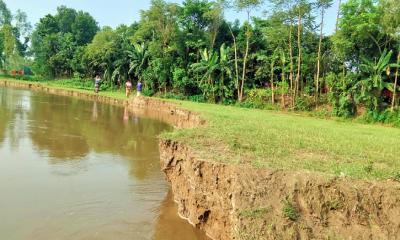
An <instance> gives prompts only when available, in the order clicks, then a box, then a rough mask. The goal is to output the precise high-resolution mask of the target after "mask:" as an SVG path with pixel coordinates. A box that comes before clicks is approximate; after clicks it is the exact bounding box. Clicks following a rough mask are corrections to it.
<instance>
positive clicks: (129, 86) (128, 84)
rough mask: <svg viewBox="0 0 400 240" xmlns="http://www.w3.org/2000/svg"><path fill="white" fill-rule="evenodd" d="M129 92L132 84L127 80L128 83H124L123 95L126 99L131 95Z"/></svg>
mask: <svg viewBox="0 0 400 240" xmlns="http://www.w3.org/2000/svg"><path fill="white" fill-rule="evenodd" d="M131 91H132V82H131V80H130V79H128V81H126V83H125V95H126V97H127V98H129V95H131Z"/></svg>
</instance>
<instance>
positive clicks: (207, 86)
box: [191, 45, 232, 102]
mask: <svg viewBox="0 0 400 240" xmlns="http://www.w3.org/2000/svg"><path fill="white" fill-rule="evenodd" d="M229 51H230V49H229V48H226V47H225V45H222V46H221V47H220V50H219V54H218V53H216V52H214V51H213V50H210V51H208V50H207V49H204V50H203V51H202V52H201V61H200V62H199V63H194V64H193V65H192V66H191V67H192V69H193V71H195V72H199V73H201V74H202V75H203V76H202V77H201V79H200V81H199V86H200V88H201V89H202V91H203V94H204V96H205V97H206V98H207V99H209V100H212V101H213V102H216V101H217V100H218V99H219V100H220V101H223V100H224V99H225V98H228V97H231V96H232V95H231V93H230V91H229V86H231V85H232V84H231V79H232V78H231V77H232V70H231V68H230V62H231V61H230V60H229V57H228V56H229Z"/></svg>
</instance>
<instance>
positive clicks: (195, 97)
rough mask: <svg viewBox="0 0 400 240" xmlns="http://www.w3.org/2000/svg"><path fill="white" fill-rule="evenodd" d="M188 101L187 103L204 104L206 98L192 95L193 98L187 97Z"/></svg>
mask: <svg viewBox="0 0 400 240" xmlns="http://www.w3.org/2000/svg"><path fill="white" fill-rule="evenodd" d="M188 100H189V101H192V102H201V103H204V102H206V98H205V97H204V95H193V96H189V97H188Z"/></svg>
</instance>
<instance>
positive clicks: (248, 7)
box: [235, 0, 263, 102]
mask: <svg viewBox="0 0 400 240" xmlns="http://www.w3.org/2000/svg"><path fill="white" fill-rule="evenodd" d="M262 3H263V1H262V0H235V7H236V9H237V10H238V11H245V12H246V15H247V22H246V23H245V25H246V48H245V53H244V57H243V69H242V81H241V83H240V86H238V88H239V89H240V90H239V91H238V92H239V96H238V100H239V102H241V101H242V100H243V92H244V83H245V79H246V66H247V60H248V56H249V47H250V38H251V25H250V17H251V13H252V11H253V10H254V9H255V8H257V7H259V6H260V5H261V4H262Z"/></svg>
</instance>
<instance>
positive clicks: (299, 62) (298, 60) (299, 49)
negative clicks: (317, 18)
mask: <svg viewBox="0 0 400 240" xmlns="http://www.w3.org/2000/svg"><path fill="white" fill-rule="evenodd" d="M301 25H302V14H301V7H300V6H299V23H298V26H297V47H298V51H299V55H298V59H297V75H296V84H295V85H296V86H295V89H294V91H295V94H294V97H295V98H296V96H297V95H298V94H299V82H300V72H301Z"/></svg>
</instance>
